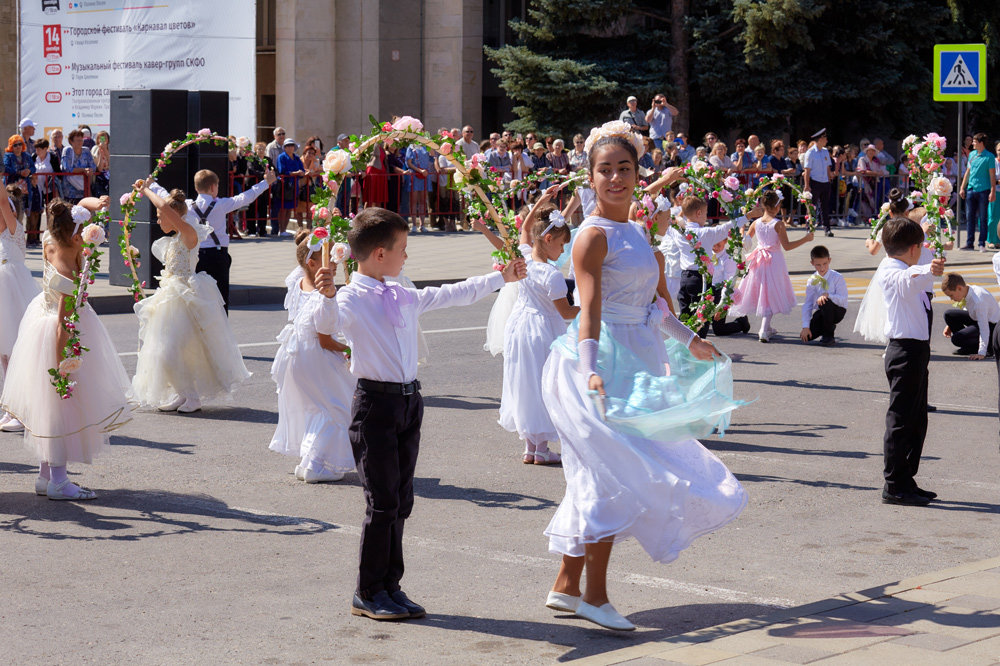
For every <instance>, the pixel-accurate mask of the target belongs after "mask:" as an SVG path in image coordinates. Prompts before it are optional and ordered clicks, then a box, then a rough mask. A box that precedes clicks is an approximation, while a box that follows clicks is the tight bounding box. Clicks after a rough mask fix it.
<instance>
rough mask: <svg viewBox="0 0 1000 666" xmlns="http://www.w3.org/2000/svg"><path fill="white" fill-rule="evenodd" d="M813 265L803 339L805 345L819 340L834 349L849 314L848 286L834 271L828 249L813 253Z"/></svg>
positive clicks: (811, 256) (803, 321)
mask: <svg viewBox="0 0 1000 666" xmlns="http://www.w3.org/2000/svg"><path fill="white" fill-rule="evenodd" d="M809 263H811V264H812V266H813V268H815V269H816V272H815V273H813V275H812V277H810V278H809V282H808V284H807V285H806V300H805V302H804V303H803V304H802V332H801V333H799V338H800V339H801V340H802V342H809V341H810V340H815V339H816V338H819V343H820V344H821V345H823V346H824V347H830V346H832V345H833V344H834V337H833V334H834V331H836V329H837V324H839V323H840V322H841V320H842V319H843V318H844V315H846V314H847V282H846V281H845V280H844V276H842V275H841V274H840V273H838V272H837V271H835V270H833V269H832V268H830V250H828V249H826V247H825V246H823V245H817V246H815V247H814V248H813V249H812V250H810V251H809Z"/></svg>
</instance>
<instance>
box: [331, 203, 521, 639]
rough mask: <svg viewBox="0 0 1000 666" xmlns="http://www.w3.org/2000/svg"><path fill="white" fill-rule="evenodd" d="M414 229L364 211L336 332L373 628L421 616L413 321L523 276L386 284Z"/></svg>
mask: <svg viewBox="0 0 1000 666" xmlns="http://www.w3.org/2000/svg"><path fill="white" fill-rule="evenodd" d="M408 229H409V226H408V225H407V224H406V222H405V221H404V220H403V218H401V217H400V216H399V215H397V214H396V213H393V212H392V211H388V210H385V209H384V208H375V207H371V208H366V209H365V210H364V211H362V212H361V213H360V214H358V216H357V217H355V218H354V222H353V227H352V228H351V230H350V232H348V234H347V240H348V242H349V243H350V245H351V252H352V253H353V254H354V256H355V258H357V261H358V270H357V272H356V273H354V274H353V275H352V276H351V282H350V284H348V285H346V286H344V287H341V288H340V289H339V290H338V291H337V298H336V301H337V302H336V305H337V311H338V312H337V321H338V323H337V326H336V327H337V328H338V329H339V330H341V331H342V332H343V333H344V336H345V337H346V338H347V343H348V345H349V346H350V347H351V373H352V374H354V376H355V377H357V378H358V387H357V390H356V391H355V393H354V401H353V404H352V406H351V425H350V428H349V430H348V435H349V437H350V440H351V447H352V448H353V450H354V460H355V462H356V463H357V469H358V475H359V476H360V477H361V485H362V487H363V488H364V492H365V519H364V522H363V523H362V527H361V553H360V565H359V573H358V585H357V590H356V591H355V593H354V599H353V601H352V604H351V613H352V614H353V615H361V616H364V617H369V618H371V619H373V620H402V619H406V618H415V617H422V616H423V615H424V614H425V611H424V609H423V608H422V607H421V606H419V605H418V604H416V603H414V602H412V601H411V600H410V599H409V598H408V597H407V596H406V594H405V593H404V592H403V591H402V590H401V589H400V586H399V581H400V579H401V578H402V576H403V524H404V521H405V520H406V518H407V517H409V515H410V511H411V509H412V508H413V473H414V469H415V467H416V463H417V452H418V449H419V443H420V423H421V420H422V419H423V413H424V404H423V399H422V398H421V396H420V382H418V381H417V330H418V328H417V327H418V324H417V317H418V316H419V315H420V314H422V313H424V312H426V311H428V310H436V309H438V308H446V307H451V306H455V305H470V304H472V303H475V302H476V301H478V300H480V299H482V298H484V297H486V296H487V295H489V294H490V293H492V292H494V291H496V290H497V289H499V288H500V287H502V286H503V284H504V282H513V281H515V280H520V279H522V278H523V277H524V276H525V274H526V268H525V263H524V260H523V259H517V260H515V261H512V262H511V263H510V264H508V265H507V266H506V268H504V269H503V272H502V273H501V272H499V271H495V272H493V273H490V274H488V275H482V276H477V277H471V278H469V279H468V280H465V281H463V282H458V283H455V284H447V285H443V286H441V287H427V288H425V289H407V288H405V287H402V286H400V285H398V284H394V283H386V278H387V277H389V278H392V277H394V276H396V275H399V273H400V272H401V271H402V269H403V263H404V262H405V261H406V241H407V231H408Z"/></svg>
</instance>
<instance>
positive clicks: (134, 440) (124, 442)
mask: <svg viewBox="0 0 1000 666" xmlns="http://www.w3.org/2000/svg"><path fill="white" fill-rule="evenodd" d="M111 446H135V447H138V448H142V449H156V450H157V451H166V452H167V453H179V454H181V455H185V456H189V455H191V454H192V453H194V444H177V443H171V442H152V441H150V440H148V439H139V438H138V437H124V436H122V435H112V436H111Z"/></svg>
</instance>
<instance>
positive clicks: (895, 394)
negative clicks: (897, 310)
mask: <svg viewBox="0 0 1000 666" xmlns="http://www.w3.org/2000/svg"><path fill="white" fill-rule="evenodd" d="M930 357H931V346H930V343H929V342H928V341H927V340H913V339H896V340H890V341H889V344H888V345H887V346H886V349H885V376H886V378H887V379H888V380H889V409H888V410H887V411H886V414H885V439H884V442H883V444H884V448H883V454H884V459H885V472H884V475H885V491H886V492H888V493H889V494H891V495H900V494H902V493H911V492H914V490H915V489H916V487H917V483H916V481H914V477H915V476H916V475H917V468H918V467H919V466H920V454H921V453H922V452H923V449H924V437H925V436H926V435H927V364H928V362H929V361H930Z"/></svg>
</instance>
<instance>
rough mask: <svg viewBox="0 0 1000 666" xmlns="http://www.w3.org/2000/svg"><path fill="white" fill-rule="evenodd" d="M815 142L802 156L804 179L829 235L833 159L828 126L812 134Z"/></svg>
mask: <svg viewBox="0 0 1000 666" xmlns="http://www.w3.org/2000/svg"><path fill="white" fill-rule="evenodd" d="M812 139H813V141H814V142H815V143H814V144H813V146H812V148H810V149H809V150H807V151H806V154H805V155H803V156H802V169H803V171H802V180H803V183H804V186H803V187H804V189H805V191H806V192H812V195H813V204H814V205H815V206H816V217H817V218H819V219H818V220H817V222H821V223H822V224H823V228H824V229H826V235H827V236H833V232H832V231H830V189H831V188H830V176H831V175H833V160H832V159H831V158H830V151H829V150H827V149H826V128H825V127H824V128H823V129H821V130H820V131H818V132H816V133H815V134H813V135H812Z"/></svg>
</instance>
